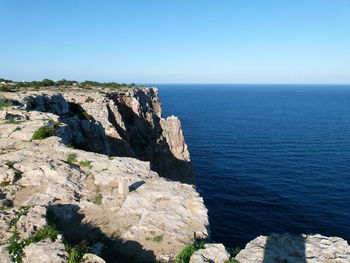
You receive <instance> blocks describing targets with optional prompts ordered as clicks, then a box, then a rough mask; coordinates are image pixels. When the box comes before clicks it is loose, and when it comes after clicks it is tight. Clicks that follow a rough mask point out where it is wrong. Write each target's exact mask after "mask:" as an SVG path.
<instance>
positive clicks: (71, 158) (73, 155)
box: [67, 153, 77, 163]
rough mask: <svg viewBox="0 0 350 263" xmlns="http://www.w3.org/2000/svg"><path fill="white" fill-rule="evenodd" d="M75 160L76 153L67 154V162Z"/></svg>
mask: <svg viewBox="0 0 350 263" xmlns="http://www.w3.org/2000/svg"><path fill="white" fill-rule="evenodd" d="M76 161H77V155H76V154H75V153H70V154H68V157H67V162H69V163H75V162H76Z"/></svg>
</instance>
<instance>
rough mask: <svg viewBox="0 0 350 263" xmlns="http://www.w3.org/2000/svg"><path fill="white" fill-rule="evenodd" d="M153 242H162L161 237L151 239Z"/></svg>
mask: <svg viewBox="0 0 350 263" xmlns="http://www.w3.org/2000/svg"><path fill="white" fill-rule="evenodd" d="M152 241H153V242H156V243H160V242H162V241H163V236H155V237H153V238H152Z"/></svg>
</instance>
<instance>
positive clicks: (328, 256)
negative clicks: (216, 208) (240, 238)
mask: <svg viewBox="0 0 350 263" xmlns="http://www.w3.org/2000/svg"><path fill="white" fill-rule="evenodd" d="M235 259H236V260H238V261H239V262H240V263H279V262H293V263H294V262H295V263H325V262H327V263H349V262H350V246H349V245H348V243H347V242H346V241H345V240H344V239H342V238H339V237H325V236H321V235H299V236H295V235H290V234H272V235H270V236H259V237H257V238H256V239H254V240H253V241H251V242H249V243H248V244H247V245H246V247H245V249H243V250H242V251H240V252H239V253H238V255H237V256H236V258H235Z"/></svg>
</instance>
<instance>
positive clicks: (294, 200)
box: [153, 84, 350, 248]
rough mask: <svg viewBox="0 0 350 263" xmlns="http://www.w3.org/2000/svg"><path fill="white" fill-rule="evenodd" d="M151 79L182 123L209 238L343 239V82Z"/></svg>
mask: <svg viewBox="0 0 350 263" xmlns="http://www.w3.org/2000/svg"><path fill="white" fill-rule="evenodd" d="M153 86H155V87H157V88H158V89H159V96H160V99H161V102H162V106H163V117H167V116H170V115H176V116H178V117H179V118H180V120H181V122H182V128H183V131H184V134H185V138H186V142H187V144H188V147H189V151H190V154H191V160H192V165H193V169H194V173H195V176H196V187H197V190H198V191H199V193H200V194H201V196H202V197H203V199H204V202H205V205H206V207H207V208H208V210H209V220H210V230H211V236H212V239H213V241H215V242H222V243H224V244H225V245H226V246H228V247H241V248H242V247H244V246H245V245H246V243H247V242H249V241H251V240H252V239H254V238H255V237H257V236H259V235H269V234H271V233H286V232H288V233H293V234H300V233H305V234H314V233H319V234H322V235H326V236H338V237H342V238H344V239H346V240H347V241H350V85H276V84H275V85H214V84H210V85H209V84H205V85H201V84H196V85H188V84H153Z"/></svg>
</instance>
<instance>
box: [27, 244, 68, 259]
mask: <svg viewBox="0 0 350 263" xmlns="http://www.w3.org/2000/svg"><path fill="white" fill-rule="evenodd" d="M23 252H24V256H23V263H33V262H35V263H48V262H50V263H66V261H67V259H68V253H67V252H66V251H65V250H64V245H63V243H62V242H60V241H56V242H52V241H48V240H44V241H40V242H38V243H32V244H30V245H29V246H26V247H25V248H24V250H23Z"/></svg>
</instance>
